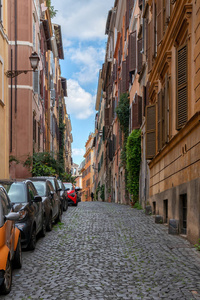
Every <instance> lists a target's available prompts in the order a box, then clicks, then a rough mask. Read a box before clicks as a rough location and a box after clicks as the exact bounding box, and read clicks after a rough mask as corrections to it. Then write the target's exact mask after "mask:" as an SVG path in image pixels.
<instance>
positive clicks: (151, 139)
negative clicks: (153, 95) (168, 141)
mask: <svg viewBox="0 0 200 300" xmlns="http://www.w3.org/2000/svg"><path fill="white" fill-rule="evenodd" d="M155 154H156V105H155V104H154V105H149V106H147V107H146V159H152V158H153V157H154V156H155Z"/></svg>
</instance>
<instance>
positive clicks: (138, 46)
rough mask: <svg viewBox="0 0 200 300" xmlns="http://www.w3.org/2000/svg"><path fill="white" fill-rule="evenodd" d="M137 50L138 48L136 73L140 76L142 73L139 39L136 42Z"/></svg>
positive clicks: (140, 41) (140, 40)
mask: <svg viewBox="0 0 200 300" xmlns="http://www.w3.org/2000/svg"><path fill="white" fill-rule="evenodd" d="M137 48H138V60H137V62H138V66H137V72H138V74H140V72H141V71H142V39H139V40H138V41H137Z"/></svg>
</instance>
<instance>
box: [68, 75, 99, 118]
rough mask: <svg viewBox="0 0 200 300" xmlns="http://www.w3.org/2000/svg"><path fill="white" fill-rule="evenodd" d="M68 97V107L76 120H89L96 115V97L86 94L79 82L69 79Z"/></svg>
mask: <svg viewBox="0 0 200 300" xmlns="http://www.w3.org/2000/svg"><path fill="white" fill-rule="evenodd" d="M67 91H68V97H67V98H66V101H65V102H66V106H67V111H68V113H69V114H73V116H74V117H75V118H76V119H82V120H84V119H87V118H89V117H90V116H92V115H94V113H95V111H94V104H95V99H96V96H95V95H91V94H90V93H88V92H86V91H85V90H84V89H83V88H82V87H81V86H80V85H79V83H78V82H77V81H75V80H73V79H69V80H68V81H67Z"/></svg>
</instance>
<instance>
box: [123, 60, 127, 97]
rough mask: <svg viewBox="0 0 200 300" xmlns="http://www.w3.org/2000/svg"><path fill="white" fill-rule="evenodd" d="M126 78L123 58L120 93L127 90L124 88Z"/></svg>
mask: <svg viewBox="0 0 200 300" xmlns="http://www.w3.org/2000/svg"><path fill="white" fill-rule="evenodd" d="M126 79H127V75H126V61H125V60H124V61H123V62H122V93H126V91H127V89H126Z"/></svg>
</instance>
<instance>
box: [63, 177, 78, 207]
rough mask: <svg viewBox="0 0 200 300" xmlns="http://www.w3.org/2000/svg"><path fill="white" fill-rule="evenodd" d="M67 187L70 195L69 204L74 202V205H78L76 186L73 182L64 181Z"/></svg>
mask: <svg viewBox="0 0 200 300" xmlns="http://www.w3.org/2000/svg"><path fill="white" fill-rule="evenodd" d="M63 184H64V186H65V189H66V191H67V196H68V204H72V205H74V206H77V205H78V201H77V194H76V191H75V186H74V185H73V184H72V183H71V182H63Z"/></svg>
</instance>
